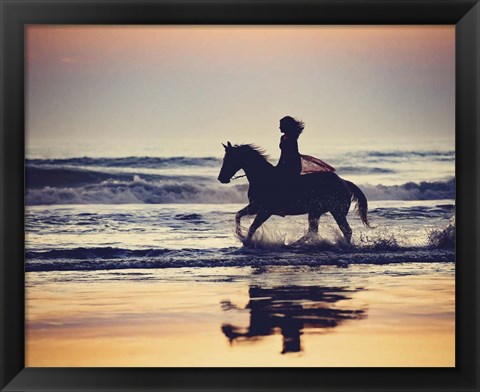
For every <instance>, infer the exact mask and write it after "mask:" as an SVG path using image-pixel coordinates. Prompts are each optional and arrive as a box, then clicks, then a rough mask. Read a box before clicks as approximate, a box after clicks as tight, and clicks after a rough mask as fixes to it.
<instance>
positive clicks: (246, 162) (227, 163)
mask: <svg viewBox="0 0 480 392" xmlns="http://www.w3.org/2000/svg"><path fill="white" fill-rule="evenodd" d="M223 146H224V147H225V157H224V158H223V165H222V168H221V170H220V174H219V176H218V180H219V181H220V182H221V183H223V184H227V183H229V182H230V180H231V179H232V177H233V176H234V175H235V174H236V173H237V172H238V171H239V170H241V169H243V170H244V172H245V175H246V177H247V179H248V182H249V184H250V186H249V189H248V200H249V204H248V205H247V206H246V207H244V208H242V209H241V210H240V211H238V212H237V214H236V216H235V222H236V234H237V235H238V236H240V237H242V238H243V235H242V230H241V226H240V221H241V219H242V217H243V216H245V215H256V217H255V219H254V221H253V223H252V224H251V226H250V228H249V229H248V234H247V236H246V238H245V240H246V241H250V240H251V239H252V237H253V235H254V233H255V231H256V230H257V229H258V228H259V227H260V226H261V225H262V224H263V223H264V222H265V221H266V220H267V219H268V218H270V217H271V216H272V215H280V216H285V215H302V214H308V224H309V225H308V232H307V234H306V235H305V236H304V237H302V238H301V239H300V240H299V241H301V240H309V239H311V238H314V237H316V236H318V221H319V219H320V217H321V216H322V215H323V214H325V213H327V212H330V213H331V214H332V216H333V218H334V219H335V221H336V222H337V224H338V226H339V228H340V230H341V231H342V233H343V236H344V237H345V240H346V241H347V243H348V244H350V242H351V238H352V229H351V228H350V225H349V224H348V222H347V214H348V211H349V209H350V205H351V203H352V201H354V202H357V207H358V213H359V216H360V219H361V221H362V222H363V224H364V225H365V226H367V227H370V224H369V222H368V217H367V211H368V204H367V198H366V197H365V195H364V194H363V192H362V191H361V190H360V188H358V187H357V186H356V185H355V184H353V183H352V182H350V181H347V180H344V179H342V178H340V177H339V176H338V175H337V174H336V173H335V172H333V171H330V172H319V173H313V174H304V175H300V176H298V177H297V178H294V179H293V180H292V179H289V180H288V181H285V179H284V178H282V176H281V175H280V173H279V172H278V171H277V170H276V168H275V166H273V165H272V164H271V163H270V162H268V157H267V156H266V155H265V153H264V152H263V151H262V150H260V149H259V148H258V147H255V146H253V145H251V144H243V145H235V146H232V144H231V143H230V142H227V145H223Z"/></svg>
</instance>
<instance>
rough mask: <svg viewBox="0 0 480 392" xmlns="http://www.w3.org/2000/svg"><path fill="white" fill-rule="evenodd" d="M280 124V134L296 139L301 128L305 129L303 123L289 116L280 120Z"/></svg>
mask: <svg viewBox="0 0 480 392" xmlns="http://www.w3.org/2000/svg"><path fill="white" fill-rule="evenodd" d="M280 123H281V124H282V132H283V133H285V134H287V135H292V136H295V137H298V136H299V135H300V134H301V133H302V131H303V128H305V123H304V122H303V121H300V120H297V119H295V118H293V117H290V116H285V117H283V118H282V119H281V120H280Z"/></svg>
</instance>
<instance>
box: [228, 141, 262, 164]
mask: <svg viewBox="0 0 480 392" xmlns="http://www.w3.org/2000/svg"><path fill="white" fill-rule="evenodd" d="M235 147H236V148H238V149H239V150H241V151H242V152H245V153H250V154H255V155H257V156H258V157H261V158H263V159H264V160H265V161H267V162H268V160H269V159H270V156H269V155H268V154H267V153H266V152H265V150H264V149H263V148H261V147H258V146H257V145H255V144H235Z"/></svg>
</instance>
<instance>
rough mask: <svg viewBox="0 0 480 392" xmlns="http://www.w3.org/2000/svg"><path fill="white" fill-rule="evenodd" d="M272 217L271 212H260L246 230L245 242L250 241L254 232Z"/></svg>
mask: <svg viewBox="0 0 480 392" xmlns="http://www.w3.org/2000/svg"><path fill="white" fill-rule="evenodd" d="M271 216H272V213H271V212H268V211H260V212H259V213H258V214H257V216H256V217H255V219H254V220H253V223H252V225H251V226H250V228H249V229H248V235H247V240H251V239H252V237H253V235H254V234H255V231H257V229H258V228H259V227H260V226H261V225H262V224H263V223H264V222H265V221H266V220H267V219H268V218H270V217H271Z"/></svg>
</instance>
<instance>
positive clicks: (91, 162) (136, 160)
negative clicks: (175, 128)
mask: <svg viewBox="0 0 480 392" xmlns="http://www.w3.org/2000/svg"><path fill="white" fill-rule="evenodd" d="M26 163H27V165H37V166H44V165H48V166H101V167H116V168H120V167H122V168H123V167H129V168H155V169H157V168H164V167H179V166H218V165H220V164H221V160H220V159H218V158H214V157H198V158H197V157H167V158H159V157H133V156H132V157H122V158H89V157H82V158H64V159H28V160H27V161H26Z"/></svg>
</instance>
